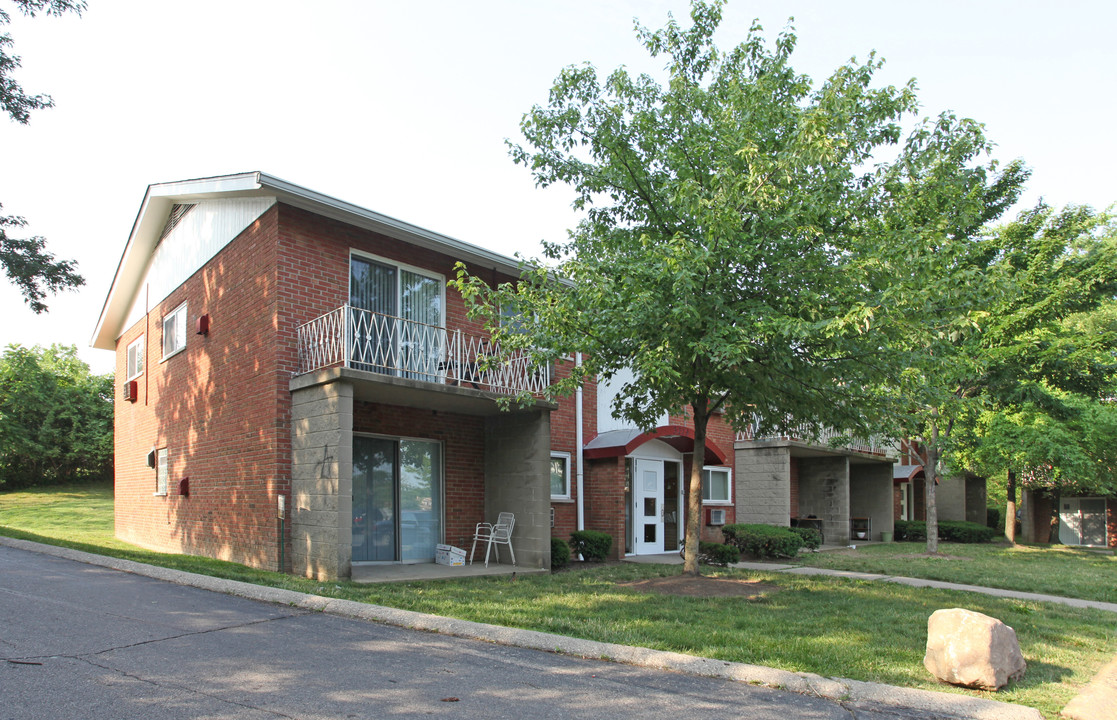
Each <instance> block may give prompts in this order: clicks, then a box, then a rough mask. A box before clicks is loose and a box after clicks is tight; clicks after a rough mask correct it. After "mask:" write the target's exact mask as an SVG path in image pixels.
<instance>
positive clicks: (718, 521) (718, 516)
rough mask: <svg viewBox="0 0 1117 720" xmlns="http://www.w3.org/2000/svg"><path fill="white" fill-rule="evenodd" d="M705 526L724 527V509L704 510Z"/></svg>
mask: <svg viewBox="0 0 1117 720" xmlns="http://www.w3.org/2000/svg"><path fill="white" fill-rule="evenodd" d="M706 524H707V525H724V524H725V508H706Z"/></svg>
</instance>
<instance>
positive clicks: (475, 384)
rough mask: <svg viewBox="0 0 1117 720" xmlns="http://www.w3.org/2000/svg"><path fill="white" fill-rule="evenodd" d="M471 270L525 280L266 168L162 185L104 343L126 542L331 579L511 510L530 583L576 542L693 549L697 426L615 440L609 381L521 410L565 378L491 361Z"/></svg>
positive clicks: (718, 456)
mask: <svg viewBox="0 0 1117 720" xmlns="http://www.w3.org/2000/svg"><path fill="white" fill-rule="evenodd" d="M459 261H460V262H464V263H465V264H466V265H467V266H468V267H469V269H470V271H471V272H473V273H475V274H478V275H480V276H481V277H483V278H485V279H486V280H487V281H489V282H506V281H511V280H514V279H515V278H516V276H517V274H518V263H517V261H515V260H512V259H510V258H506V257H503V256H500V255H497V254H495V253H492V252H489V251H487V250H485V249H483V248H479V247H477V246H473V245H469V244H467V243H463V242H460V241H457V240H454V239H452V238H449V237H446V236H442V235H439V234H436V233H433V232H430V231H427V230H424V229H422V228H420V227H417V226H414V225H409V224H407V223H404V222H400V221H398V220H395V219H392V218H389V217H386V216H383V215H380V214H378V213H375V212H372V211H369V210H367V209H364V208H361V207H357V206H355V205H351V204H349V203H345V202H342V201H339V200H337V199H334V198H331V197H328V196H325V195H321V194H319V193H315V192H313V191H311V190H308V189H306V188H303V187H300V186H297V185H293V184H291V183H287V182H285V181H282V180H279V179H277V178H274V177H270V176H268V175H265V174H263V173H256V172H253V173H243V174H237V175H227V176H221V177H213V178H203V179H196V180H186V181H182V182H172V183H163V184H157V185H152V186H150V187H149V188H148V190H147V193H146V195H145V197H144V199H143V203H142V205H141V207H140V210H139V214H138V216H137V219H136V222H135V224H134V226H133V228H132V232H131V234H130V236H129V238H128V241H127V245H126V247H125V249H124V253H123V256H122V258H121V261H120V265H119V266H118V268H117V272H116V275H115V277H114V279H113V283H112V286H111V289H110V291H109V294H108V297H107V299H106V301H105V306H104V309H103V310H102V313H101V317H100V319H99V321H98V324H97V328H96V330H95V333H94V338H93V345H94V346H95V347H99V348H106V349H113V350H115V351H116V389H117V396H116V419H115V438H116V440H115V443H116V445H115V457H116V486H115V490H116V517H115V520H116V533H117V536H118V537H119V538H121V539H122V540H125V541H128V542H132V543H135V544H137V545H141V546H143V547H148V548H152V549H156V550H162V551H169V552H183V553H190V554H198V555H204V556H209V557H216V558H222V559H227V560H232V561H236V562H240V563H244V564H247V565H251V566H255V567H263V568H269V569H281V570H289V571H291V572H294V573H296V574H299V575H307V576H311V577H318V578H331V577H345V576H347V575H349V574H350V572H351V568H352V566H353V564H354V563H370V564H373V563H406V562H430V561H431V560H433V555H434V546H435V545H436V544H437V543H440V542H447V543H451V544H455V545H458V546H467V545H468V543H469V541H470V539H471V538H472V536H473V529H474V526H475V524H476V523H478V522H481V521H484V520H490V521H491V520H493V519H494V518H495V516H496V515H497V513H499V512H502V511H512V512H514V513H515V514H516V529H515V534H514V536H513V542H514V547H515V550H516V558H517V560H518V561H519V563H520V564H521V565H524V566H528V567H548V566H549V562H550V538H551V537H552V536H556V537H562V538H566V537H568V536H569V533H570V532H571V531H572V530H574V529H576V528H579V527H588V528H593V529H601V530H605V531H607V532H610V533H611V534H612V535H613V536H614V539H615V542H614V554H615V556H618V557H619V556H620V555H621V554H624V553H649V552H666V551H671V550H674V549H677V547H678V540H679V538H680V537H681V532H682V528H683V527H684V525H683V521H682V515H683V513H682V507H683V506H682V497H683V491H684V485H685V481H684V480H683V479H684V478H686V477H687V473H688V472H689V467H690V463H691V458H692V457H693V455H694V448H693V431H692V430H689V429H688V426H687V420H686V418H665V419H664V422H663V423H662V425H661V427H659V428H657V429H656V430H654V431H651V432H648V433H645V432H637V431H634V430H631V429H626V428H623V427H620V425H619V424H618V423H616V422H615V421H613V420H612V418H608V417H607V412H606V417H605V418H603V419H602V422H601V423H599V418H602V411H601V408H602V407H607V404H605V405H603V403H604V402H606V401H607V399H608V398H607V397H603V396H599V393H598V389H597V387H596V386H595V385H594V384H593V383H590V384H589V385H587V387H586V388H585V389H584V390H583V391H582V392H581V393H579V394H578V395H577V396H575V397H573V398H569V399H565V400H563V401H562V402H560V403H557V404H555V403H550V402H546V401H544V400H542V399H541V396H539V395H538V394H537V399H536V401H535V402H534V403H533V404H531V405H530V406H527V407H520V408H515V409H512V410H502V409H501V407H500V404H499V402H498V401H499V400H500V399H501V398H502V397H506V396H507V395H508V394H510V393H517V392H521V391H523V390H527V391H529V392H536V391H538V390H540V389H541V388H542V387H543V385H545V384H546V382H547V379H548V377H549V373H551V372H559V373H561V372H564V368H563V367H562V366H559V367H556V368H544V369H540V368H536V367H532V366H531V365H530V364H529V363H528V361H527V359H526V358H513V360H512V361H511V362H509V363H505V364H503V365H501V366H498V367H487V366H486V364H485V363H484V362H482V359H483V357H484V355H486V354H487V351H488V341H487V336H486V333H485V332H484V330H483V328H481V327H479V326H478V325H476V324H475V323H472V322H471V321H470V320H469V319H468V318H467V317H466V314H465V307H464V304H463V302H462V299H461V297H460V296H459V295H458V294H457V293H456V291H454V290H453V288H449V287H448V286H447V284H446V280H447V279H448V278H449V277H452V276H453V268H454V264H455V263H456V262H459ZM618 433H619V434H618ZM624 434H627V435H628V437H627V439H625V440H624V441H623V442H620V439H621V437H620V435H624ZM606 436H607V437H606ZM583 448H585V452H584V453H583V452H582V450H583ZM732 453H733V438H732V436H731V434H730V432H729V430H728V428H725V427H715V428H711V437H710V441H709V442H708V443H707V448H706V450H705V453H704V456H703V460H702V461H703V466H704V468H705V475H706V482H704V491H705V492H706V493H707V496H708V501H709V502H708V504H709V506H710V507H709V510H711V511H723V512H711V513H707V512H706V511H705V510H704V515H705V517H704V525H705V526H706V529H707V534H708V535H709V536H710V537H716V536H717V530H716V528H717V526H718V525H720V524H722V523H724V522H732V520H733V517H734V512H735V506H734V498H733V493H734V490H733V481H732ZM634 477H635V478H636V479H637V480H636V481H634ZM281 507H282V508H283V514H284V518H283V519H282V521H281V520H280V518H279V515H280V508H281Z"/></svg>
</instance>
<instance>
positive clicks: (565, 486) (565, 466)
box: [551, 453, 570, 500]
mask: <svg viewBox="0 0 1117 720" xmlns="http://www.w3.org/2000/svg"><path fill="white" fill-rule="evenodd" d="M551 498H552V499H562V500H567V499H569V498H570V453H551Z"/></svg>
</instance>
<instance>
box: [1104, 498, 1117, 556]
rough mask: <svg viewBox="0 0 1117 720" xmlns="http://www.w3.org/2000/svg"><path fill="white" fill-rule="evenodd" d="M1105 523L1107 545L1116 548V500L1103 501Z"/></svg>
mask: <svg viewBox="0 0 1117 720" xmlns="http://www.w3.org/2000/svg"><path fill="white" fill-rule="evenodd" d="M1105 520H1106V522H1105V525H1106V529H1107V530H1108V531H1109V547H1111V548H1117V500H1115V499H1112V498H1110V499H1109V500H1106V501H1105Z"/></svg>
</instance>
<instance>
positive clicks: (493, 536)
mask: <svg viewBox="0 0 1117 720" xmlns="http://www.w3.org/2000/svg"><path fill="white" fill-rule="evenodd" d="M515 525H516V516H515V514H513V513H510V512H502V513H501V514H500V515H499V516H497V519H496V524H495V525H494V524H492V523H477V528H476V530H474V531H473V547H472V548H470V550H469V564H470V565H472V564H473V553H474V552H475V551H476V550H477V541H478V540H480V541H481V542H487V543H488V546H487V547H486V548H485V567H488V566H489V551H491V550H492V549H493V545H494V544H496V545H497V546H500V545H507V546H508V552H510V553H512V564H513V565H515V564H516V551H515V550H513V549H512V528H513V527H514V526H515ZM496 561H497V562H500V548H499V547H497V550H496Z"/></svg>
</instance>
